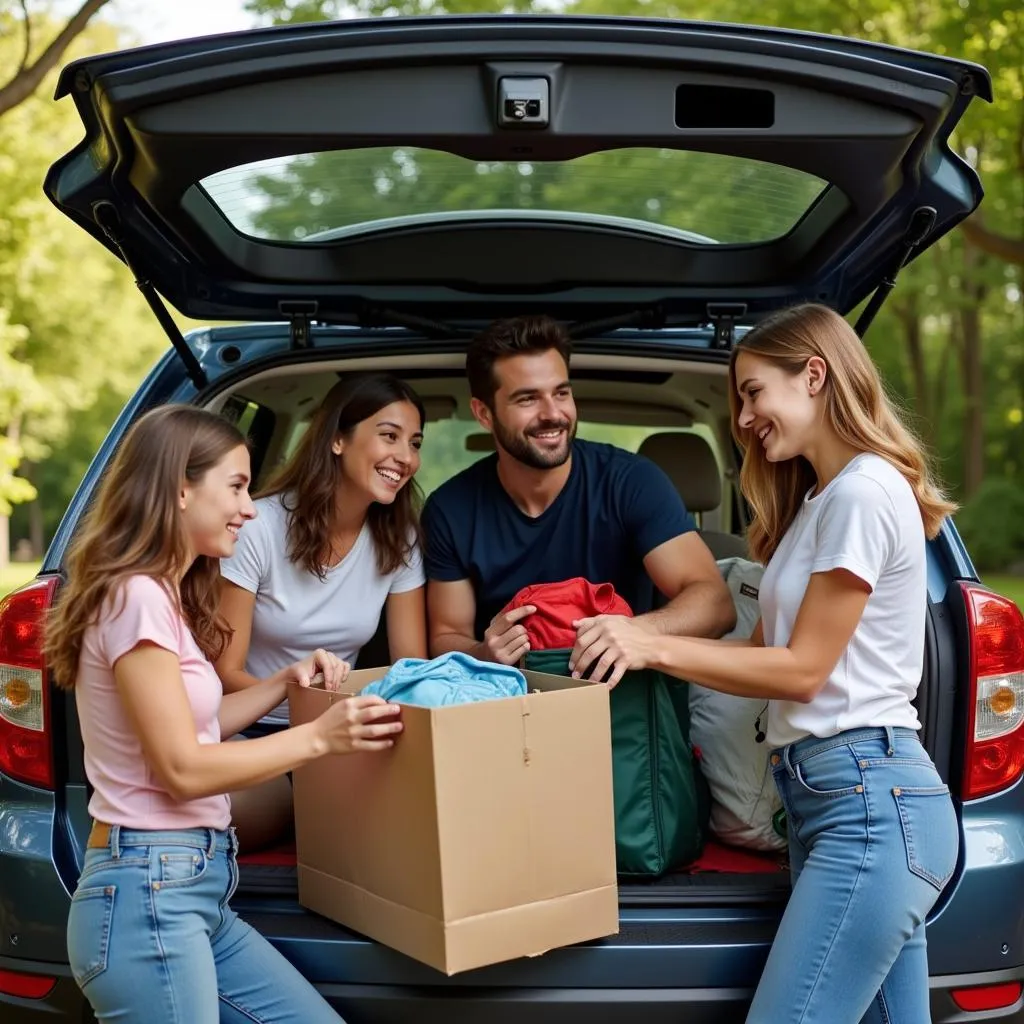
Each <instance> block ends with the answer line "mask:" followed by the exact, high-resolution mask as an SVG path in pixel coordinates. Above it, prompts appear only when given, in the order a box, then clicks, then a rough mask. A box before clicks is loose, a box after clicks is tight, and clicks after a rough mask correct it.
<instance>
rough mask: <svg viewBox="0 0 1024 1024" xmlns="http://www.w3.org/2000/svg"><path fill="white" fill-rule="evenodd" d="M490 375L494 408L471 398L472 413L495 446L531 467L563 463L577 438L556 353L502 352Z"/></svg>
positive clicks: (572, 409)
mask: <svg viewBox="0 0 1024 1024" xmlns="http://www.w3.org/2000/svg"><path fill="white" fill-rule="evenodd" d="M494 377H495V381H496V383H497V385H498V387H497V389H496V391H495V393H494V399H493V408H489V407H488V406H487V405H486V404H485V403H484V402H481V401H480V400H479V399H473V412H474V414H475V415H476V418H477V420H478V421H479V422H480V424H481V425H482V426H483V427H485V428H486V429H487V430H490V431H491V432H492V433H493V434H494V440H495V442H496V444H497V445H498V446H499V448H500V449H502V450H503V451H505V452H507V453H508V454H509V455H510V456H512V458H513V459H515V460H516V461H517V462H520V463H522V464H523V465H524V466H529V467H530V468H531V469H554V468H556V467H557V466H561V465H564V464H565V462H566V461H567V460H568V458H569V454H570V452H571V450H572V440H573V438H574V437H575V436H576V426H577V424H576V403H575V401H574V400H573V396H572V386H571V385H570V384H569V369H568V367H567V366H566V365H565V360H564V359H563V358H562V357H561V355H560V354H559V353H558V351H557V350H556V349H548V350H547V351H544V352H531V353H527V354H524V355H515V356H507V357H505V358H504V359H500V360H498V362H496V363H495V365H494Z"/></svg>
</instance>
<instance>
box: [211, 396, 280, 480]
mask: <svg viewBox="0 0 1024 1024" xmlns="http://www.w3.org/2000/svg"><path fill="white" fill-rule="evenodd" d="M221 415H222V416H223V417H224V418H225V419H226V420H228V422H230V423H234V425H235V426H236V427H238V429H239V430H240V431H241V432H242V433H243V434H244V435H245V437H246V439H247V440H248V442H249V457H250V459H251V461H252V478H253V483H254V484H255V482H256V481H257V480H259V477H260V470H261V469H262V468H263V461H264V459H265V458H266V456H267V450H268V449H269V447H270V440H271V438H272V437H273V436H274V427H275V425H276V422H277V417H276V416H275V415H274V411H273V410H272V409H268V408H267V407H266V406H265V405H260V404H258V403H257V402H251V401H249V399H247V398H244V397H243V396H242V395H232V396H231V398H229V399H228V400H227V402H225V403H224V407H223V409H221ZM253 489H254V490H255V486H254V487H253Z"/></svg>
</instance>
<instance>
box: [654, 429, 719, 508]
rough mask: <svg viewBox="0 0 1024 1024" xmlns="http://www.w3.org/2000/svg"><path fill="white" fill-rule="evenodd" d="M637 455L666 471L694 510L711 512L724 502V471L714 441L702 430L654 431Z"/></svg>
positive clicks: (684, 502) (687, 503) (684, 499)
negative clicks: (691, 432)
mask: <svg viewBox="0 0 1024 1024" xmlns="http://www.w3.org/2000/svg"><path fill="white" fill-rule="evenodd" d="M637 455H644V456H646V457H647V458H648V459H650V460H651V461H652V462H654V463H657V465H659V466H660V467H661V468H662V469H663V470H664V471H665V473H666V474H667V475H668V478H669V479H670V480H671V481H672V483H673V485H674V486H675V489H676V490H677V491H678V492H679V494H680V496H681V497H682V499H683V504H685V505H686V507H687V509H689V510H690V511H691V512H710V511H711V509H713V508H718V506H719V505H720V504H721V503H722V474H721V472H720V471H719V468H718V463H717V462H716V461H715V453H714V452H713V451H712V450H711V445H710V444H708V442H707V441H706V440H705V439H704V438H703V437H701V436H700V434H683V433H678V434H677V433H670V432H668V431H666V432H664V433H661V434H651V435H649V436H648V437H645V438H644V440H643V441H642V442H641V444H640V447H639V448H638V449H637Z"/></svg>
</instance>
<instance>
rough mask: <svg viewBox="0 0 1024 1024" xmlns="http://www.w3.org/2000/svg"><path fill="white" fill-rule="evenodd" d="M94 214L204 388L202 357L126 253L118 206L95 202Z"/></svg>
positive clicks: (190, 376) (188, 370)
mask: <svg viewBox="0 0 1024 1024" xmlns="http://www.w3.org/2000/svg"><path fill="white" fill-rule="evenodd" d="M92 215H93V217H95V219H96V223H97V224H99V226H100V227H101V228H102V230H103V233H104V234H105V236H106V237H108V238H109V239H110V240H111V242H112V243H113V244H114V245H115V246H116V247H117V250H118V252H119V253H121V258H122V259H123V260H124V262H125V266H127V267H128V269H129V270H131V272H132V274H133V275H134V278H135V285H136V287H137V288H138V290H139V291H140V292H141V293H142V298H144V299H145V301H146V302H147V303H148V304H150V308H151V309H152V310H153V313H154V315H155V316H156V317H157V322H158V323H159V324H160V326H161V327H162V328H163V329H164V334H166V335H167V337H168V338H170V339H171V344H172V345H173V346H174V350H175V351H176V352H177V353H178V355H179V356H180V357H181V361H182V362H183V364H184V365H185V373H187V374H188V379H189V380H190V381H191V382H193V384H195V385H196V389H197V390H198V391H202V390H203V388H205V387H206V386H207V384H209V383H210V379H209V378H208V377H207V376H206V371H204V370H203V367H202V366H201V365H200V361H199V359H197V358H196V353H195V352H194V351H193V350H191V349H190V348H189V347H188V342H187V341H185V339H184V335H182V334H181V331H180V330H179V329H178V326H177V324H175V323H174V319H173V317H172V316H171V314H170V312H169V311H168V309H167V306H166V305H164V300H163V299H161V297H160V293H159V292H158V291H157V290H156V288H154V287H153V283H152V282H150V281H148V280H147V279H146V278H145V276H144V275H143V274H142V273H140V272H139V269H138V267H137V266H136V265H135V264H134V263H133V262H132V261H131V260H130V259H129V258H128V253H127V252H125V247H124V242H123V239H122V236H121V215H120V214H119V213H118V210H117V207H116V206H115V205H114V204H113V203H111V202H110V201H108V200H102V201H100V202H99V203H95V204H93V207H92Z"/></svg>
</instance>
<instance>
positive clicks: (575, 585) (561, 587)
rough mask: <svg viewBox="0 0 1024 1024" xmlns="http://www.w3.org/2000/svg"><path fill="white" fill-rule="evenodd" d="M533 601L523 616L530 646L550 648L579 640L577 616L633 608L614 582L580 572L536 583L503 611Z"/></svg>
mask: <svg viewBox="0 0 1024 1024" xmlns="http://www.w3.org/2000/svg"><path fill="white" fill-rule="evenodd" d="M526 604H532V605H534V606H535V607H536V609H537V610H536V611H535V612H534V613H533V614H532V615H527V616H526V618H525V619H522V620H521V625H522V626H523V627H524V628H525V630H526V635H527V636H528V638H529V640H530V649H531V650H534V651H549V650H552V649H553V648H562V647H572V646H573V645H574V644H575V643H576V630H575V629H573V626H572V624H573V622H574V621H575V620H576V619H587V618H590V617H591V616H593V615H628V616H630V617H632V615H633V609H632V608H630V607H629V605H628V604H627V603H626V601H625V600H624V599H623V598H621V597H619V595H618V594H617V593H616V592H615V587H613V586H612V585H611V584H610V583H591V582H590V581H589V580H585V579H583V577H581V576H577V577H575V578H574V579H571V580H562V582H561V583H536V584H534V585H533V586H530V587H523V589H522V590H520V591H519V593H518V594H516V596H515V597H513V598H512V600H511V601H509V603H508V604H507V605H505V607H504V608H502V613H504V612H510V611H512V609H513V608H522V606H523V605H526Z"/></svg>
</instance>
